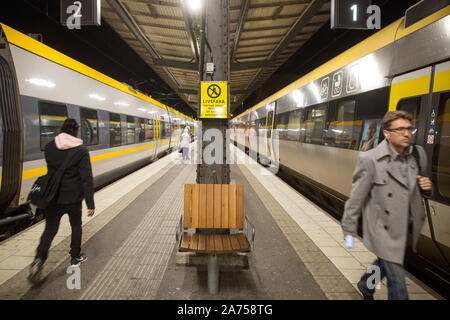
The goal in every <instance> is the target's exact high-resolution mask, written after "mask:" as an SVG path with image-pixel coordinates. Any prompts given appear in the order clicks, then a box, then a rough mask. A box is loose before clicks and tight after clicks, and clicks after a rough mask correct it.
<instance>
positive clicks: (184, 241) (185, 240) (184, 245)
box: [180, 232, 191, 251]
mask: <svg viewBox="0 0 450 320" xmlns="http://www.w3.org/2000/svg"><path fill="white" fill-rule="evenodd" d="M190 239H191V235H189V234H188V233H187V232H184V233H183V234H182V236H181V243H180V250H183V251H184V250H188V249H189V240H190Z"/></svg>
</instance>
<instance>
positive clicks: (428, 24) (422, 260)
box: [230, 0, 450, 298]
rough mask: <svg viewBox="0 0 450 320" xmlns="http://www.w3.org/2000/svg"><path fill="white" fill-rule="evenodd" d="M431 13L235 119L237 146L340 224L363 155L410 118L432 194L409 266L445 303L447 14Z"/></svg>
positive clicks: (408, 20) (449, 205) (438, 7)
mask: <svg viewBox="0 0 450 320" xmlns="http://www.w3.org/2000/svg"><path fill="white" fill-rule="evenodd" d="M421 3H422V2H419V3H418V4H421ZM428 3H434V5H431V6H430V7H428V8H426V10H414V8H415V6H413V7H411V8H409V9H408V10H407V11H406V13H405V15H404V16H403V17H402V18H400V19H399V20H397V21H395V22H394V23H392V24H390V25H389V26H387V27H385V28H383V29H382V30H380V31H378V32H377V33H375V34H374V35H372V36H370V37H369V38H367V39H365V40H364V41H362V42H360V43H358V44H357V45H355V46H354V47H352V48H350V49H349V50H347V51H345V52H343V53H342V54H340V55H338V56H336V57H335V58H333V59H332V60H330V61H328V62H326V63H325V64H323V65H321V66H319V67H318V68H316V69H314V70H313V71H311V72H309V73H308V74H306V75H304V76H302V77H301V78H299V79H298V80H296V81H295V82H293V83H291V84H289V85H288V86H286V87H285V88H283V89H281V90H280V91H278V92H277V93H275V94H273V95H272V96H270V97H268V98H266V99H265V100H263V101H261V102H260V103H258V104H257V105H255V106H254V107H252V108H250V109H248V110H246V111H245V112H243V113H242V114H240V115H238V116H236V117H235V118H233V119H232V120H231V123H230V128H234V129H240V130H235V132H236V133H237V134H236V135H235V136H234V137H232V139H233V140H234V143H235V144H237V146H238V147H241V148H245V149H246V150H247V151H248V152H249V154H254V155H257V156H258V159H259V160H263V161H262V162H264V163H272V164H276V166H277V167H279V175H281V176H282V177H283V178H284V179H285V180H288V182H289V183H290V184H291V185H293V186H294V187H296V188H297V189H298V190H300V191H301V192H302V193H304V194H306V195H308V196H309V197H310V198H312V199H313V200H315V201H317V202H318V203H320V204H321V205H322V206H323V207H325V209H327V210H328V211H329V212H331V213H332V214H333V215H334V216H335V217H336V218H338V219H340V218H341V216H342V214H343V211H344V210H343V209H344V203H345V201H346V200H347V199H348V197H349V195H350V192H351V188H352V175H353V171H354V169H355V165H356V160H357V157H358V154H359V153H360V152H365V151H367V150H370V149H372V148H374V147H376V146H377V145H378V144H379V143H380V142H381V141H382V140H383V139H384V136H383V134H382V130H381V119H382V118H383V116H384V114H385V113H386V112H387V111H393V110H406V111H408V112H410V113H411V114H412V115H413V124H414V131H413V134H414V135H413V143H415V144H418V145H421V146H422V147H424V148H425V150H426V153H427V156H428V159H429V161H428V168H426V172H427V174H428V176H429V177H430V178H431V179H432V182H433V188H434V193H433V197H432V198H431V199H430V201H429V204H430V215H429V217H428V219H426V221H425V225H424V227H423V229H422V232H421V235H420V238H419V242H418V246H417V250H418V251H417V253H412V250H411V249H410V248H408V250H407V254H406V259H405V266H406V267H407V269H409V270H414V274H415V275H418V277H423V278H426V279H427V280H429V281H433V282H434V283H437V284H438V287H439V288H440V290H439V291H440V292H441V294H442V292H444V296H446V297H447V298H448V297H449V295H450V267H449V265H448V261H449V260H450V4H449V1H447V0H442V1H431V2H428ZM418 4H417V5H418ZM417 5H416V6H417ZM261 129H263V130H261ZM255 139H256V140H259V142H258V143H253V142H252V141H255ZM261 141H264V142H263V143H261ZM380 214H382V213H380ZM429 221H430V222H431V223H429ZM360 225H361V224H360ZM360 234H361V230H360ZM380 236H381V235H380ZM445 293H446V294H445Z"/></svg>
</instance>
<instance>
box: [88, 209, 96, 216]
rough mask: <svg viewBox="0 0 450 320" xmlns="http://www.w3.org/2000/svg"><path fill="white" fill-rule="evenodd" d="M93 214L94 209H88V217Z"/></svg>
mask: <svg viewBox="0 0 450 320" xmlns="http://www.w3.org/2000/svg"><path fill="white" fill-rule="evenodd" d="M94 213H95V209H88V217H92V216H93V215H94Z"/></svg>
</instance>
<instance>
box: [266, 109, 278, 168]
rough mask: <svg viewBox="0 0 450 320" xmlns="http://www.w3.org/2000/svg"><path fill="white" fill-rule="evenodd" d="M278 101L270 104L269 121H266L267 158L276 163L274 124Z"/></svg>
mask: <svg viewBox="0 0 450 320" xmlns="http://www.w3.org/2000/svg"><path fill="white" fill-rule="evenodd" d="M275 107H276V101H274V102H271V103H269V104H268V112H267V123H266V128H267V130H266V143H267V158H268V159H269V160H270V162H271V163H274V160H275V159H274V156H275V152H274V143H273V139H272V138H273V125H274V120H275Z"/></svg>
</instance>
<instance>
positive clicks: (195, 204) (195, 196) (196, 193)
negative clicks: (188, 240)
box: [191, 184, 200, 228]
mask: <svg viewBox="0 0 450 320" xmlns="http://www.w3.org/2000/svg"><path fill="white" fill-rule="evenodd" d="M199 204H200V185H198V184H194V185H192V206H191V213H192V224H191V226H192V228H198V227H199V224H198V216H199Z"/></svg>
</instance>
